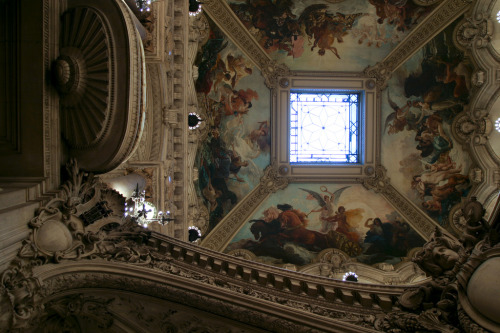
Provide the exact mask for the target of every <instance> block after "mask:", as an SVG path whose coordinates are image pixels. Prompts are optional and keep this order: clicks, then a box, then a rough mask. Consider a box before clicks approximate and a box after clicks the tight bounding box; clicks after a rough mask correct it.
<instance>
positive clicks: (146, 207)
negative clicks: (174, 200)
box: [125, 184, 174, 228]
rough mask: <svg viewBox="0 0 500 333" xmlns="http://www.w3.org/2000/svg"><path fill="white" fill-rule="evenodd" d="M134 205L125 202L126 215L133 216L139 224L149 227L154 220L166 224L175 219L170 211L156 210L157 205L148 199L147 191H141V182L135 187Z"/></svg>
mask: <svg viewBox="0 0 500 333" xmlns="http://www.w3.org/2000/svg"><path fill="white" fill-rule="evenodd" d="M130 199H132V201H133V202H134V203H133V205H128V204H127V203H126V202H125V217H127V216H131V217H132V218H133V219H134V220H135V221H136V222H137V223H138V224H140V225H142V226H144V228H147V227H148V225H149V224H150V223H152V222H158V223H160V224H161V225H166V224H168V222H170V221H173V220H174V219H173V218H171V217H170V211H169V210H167V211H166V212H165V214H164V213H163V212H162V211H159V212H158V213H157V212H156V207H155V205H153V204H152V203H151V202H149V201H146V191H145V190H142V191H139V184H137V186H136V187H135V190H134V192H133V193H132V196H131V197H130Z"/></svg>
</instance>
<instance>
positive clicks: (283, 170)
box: [278, 165, 288, 176]
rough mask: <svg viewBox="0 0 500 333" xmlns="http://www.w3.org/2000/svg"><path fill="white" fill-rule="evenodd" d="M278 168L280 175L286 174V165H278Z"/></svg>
mask: <svg viewBox="0 0 500 333" xmlns="http://www.w3.org/2000/svg"><path fill="white" fill-rule="evenodd" d="M278 170H279V173H280V175H282V176H285V175H286V174H288V166H287V165H282V166H280V167H279V169H278Z"/></svg>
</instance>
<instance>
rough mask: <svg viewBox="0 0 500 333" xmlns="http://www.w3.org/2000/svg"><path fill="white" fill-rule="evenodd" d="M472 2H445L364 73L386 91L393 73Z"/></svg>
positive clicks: (446, 0)
mask: <svg viewBox="0 0 500 333" xmlns="http://www.w3.org/2000/svg"><path fill="white" fill-rule="evenodd" d="M470 3H471V1H464V0H445V1H443V2H442V3H441V4H439V5H438V7H437V8H436V9H435V10H434V11H433V12H432V13H431V14H429V15H428V16H427V17H426V18H425V19H424V20H423V21H422V22H420V24H419V25H418V26H417V27H416V28H415V29H414V30H412V31H411V32H410V33H409V34H408V36H407V37H406V38H405V39H404V40H403V41H401V42H400V43H399V44H398V45H397V46H396V48H394V49H393V50H392V51H391V53H389V55H387V57H385V58H384V59H383V60H382V61H380V62H378V63H377V64H376V65H374V66H370V67H367V68H366V69H365V70H364V73H365V74H366V75H368V76H370V77H373V78H375V79H376V80H377V87H378V88H379V89H380V90H383V89H385V87H386V86H387V80H388V79H389V78H390V77H391V74H392V72H393V71H395V70H396V69H397V68H398V67H399V66H401V65H402V64H403V63H404V62H405V61H406V60H408V59H409V58H410V57H411V56H412V55H413V54H415V52H417V51H418V50H420V49H421V48H422V46H423V45H425V44H426V43H427V42H428V41H429V40H430V39H431V38H433V37H434V36H435V35H436V34H438V33H439V32H440V31H441V30H443V29H444V28H446V26H448V25H449V24H450V22H452V21H453V20H455V19H456V18H458V17H459V16H460V15H462V14H463V13H464V12H465V11H466V10H468V9H469V7H470Z"/></svg>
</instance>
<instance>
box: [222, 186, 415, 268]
mask: <svg viewBox="0 0 500 333" xmlns="http://www.w3.org/2000/svg"><path fill="white" fill-rule="evenodd" d="M301 225H304V226H305V228H302V227H299V226H301ZM423 243H424V240H423V239H422V238H421V237H420V236H419V235H418V234H417V233H416V232H415V231H414V230H413V229H412V228H411V227H410V225H409V224H408V223H407V222H406V221H404V220H403V219H402V218H401V216H400V215H399V214H398V213H397V212H396V211H395V210H394V208H393V207H392V206H391V205H389V203H388V202H387V201H385V200H384V199H383V198H382V197H381V196H379V195H377V194H375V193H373V192H371V191H368V190H366V189H364V188H363V187H362V186H361V185H338V184H324V185H321V184H290V185H288V187H287V188H285V189H284V190H281V191H278V192H277V193H276V194H275V195H272V196H270V197H269V198H268V199H267V200H265V201H264V202H263V203H262V204H261V205H260V206H259V208H258V209H257V211H256V212H255V213H254V214H253V216H252V218H251V219H250V220H249V221H247V222H246V223H245V224H244V225H243V226H242V228H241V229H240V231H239V232H238V234H237V235H236V236H235V237H234V238H233V239H232V240H231V242H230V243H229V245H228V246H227V247H226V250H225V252H231V251H235V250H238V249H244V250H248V251H251V252H252V253H253V254H255V255H256V256H257V257H258V259H259V260H260V261H262V262H265V263H268V264H273V265H282V264H294V265H296V266H303V265H307V264H310V263H311V262H313V261H314V259H315V257H316V256H317V255H318V254H319V253H320V252H321V251H322V250H324V249H327V248H335V249H339V250H341V251H343V252H344V253H346V254H347V255H349V256H350V257H351V258H353V259H355V260H356V261H358V262H361V263H364V264H367V265H373V264H376V263H382V262H384V263H388V264H392V265H394V264H397V263H399V262H401V260H402V258H403V257H406V256H407V254H408V251H409V250H411V249H412V248H415V247H418V246H421V245H423Z"/></svg>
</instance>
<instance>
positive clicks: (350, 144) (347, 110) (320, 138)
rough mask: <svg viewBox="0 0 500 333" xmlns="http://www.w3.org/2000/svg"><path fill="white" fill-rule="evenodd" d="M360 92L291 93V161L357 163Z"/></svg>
mask: <svg viewBox="0 0 500 333" xmlns="http://www.w3.org/2000/svg"><path fill="white" fill-rule="evenodd" d="M359 100H360V94H359V93H357V92H356V93H353V92H337V91H335V92H333V91H329V92H328V91H326V92H325V91H321V92H317V91H292V92H291V93H290V163H306V164H311V163H314V164H316V163H359V162H360V161H359V135H358V132H359V118H360V116H359Z"/></svg>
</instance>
